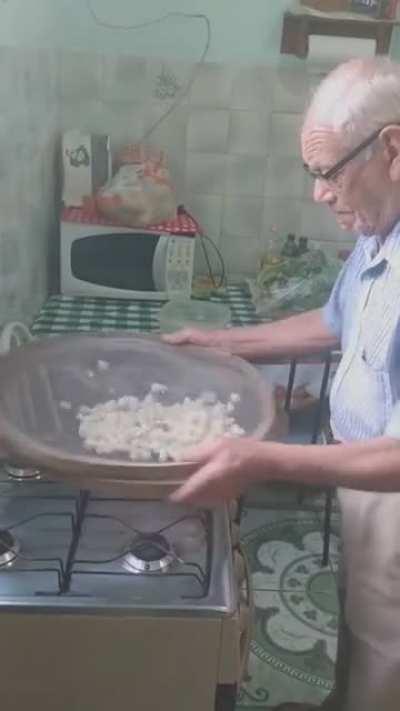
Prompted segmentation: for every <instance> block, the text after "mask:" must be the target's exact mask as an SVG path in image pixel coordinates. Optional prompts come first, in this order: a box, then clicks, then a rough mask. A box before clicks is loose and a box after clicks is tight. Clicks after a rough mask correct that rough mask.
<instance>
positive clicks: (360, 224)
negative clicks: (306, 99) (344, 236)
mask: <svg viewBox="0 0 400 711" xmlns="http://www.w3.org/2000/svg"><path fill="white" fill-rule="evenodd" d="M301 147H302V155H303V161H304V163H306V164H307V165H308V166H309V168H310V169H311V170H313V171H322V172H325V171H326V170H328V169H329V168H331V167H332V166H333V165H335V163H337V162H338V161H339V160H341V159H342V158H343V157H344V156H345V155H346V154H347V153H348V152H349V149H348V148H344V147H343V142H342V141H341V140H340V134H339V133H338V132H336V131H334V130H333V129H332V128H329V127H319V126H313V125H309V126H305V128H304V130H303V132H302V136H301ZM366 150H370V149H369V148H367V149H366ZM367 155H368V154H367ZM387 181H388V178H387V176H386V175H385V174H384V171H383V166H382V163H381V162H380V161H379V160H375V155H374V154H373V155H372V156H371V157H370V158H369V159H368V160H366V154H365V153H363V154H361V156H360V157H357V158H355V159H354V160H352V161H350V162H349V163H347V164H346V165H345V167H344V168H343V170H342V171H341V172H340V173H339V174H338V175H337V176H335V177H334V178H333V179H332V180H328V181H325V180H323V179H321V178H317V179H316V180H315V182H314V193H313V196H314V200H315V201H316V202H319V203H325V204H326V205H327V206H328V207H329V209H330V210H331V211H332V212H333V214H334V215H335V218H336V221H337V223H338V225H339V226H340V227H341V228H342V229H343V230H350V231H354V232H357V233H362V234H365V235H372V234H375V233H377V232H379V229H380V227H381V222H382V219H383V212H384V209H383V208H384V203H385V198H384V195H385V189H386V187H387Z"/></svg>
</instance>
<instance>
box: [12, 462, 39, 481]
mask: <svg viewBox="0 0 400 711" xmlns="http://www.w3.org/2000/svg"><path fill="white" fill-rule="evenodd" d="M4 470H5V472H6V474H7V475H8V477H9V479H14V481H38V480H39V479H40V478H41V476H40V472H39V471H38V470H37V469H22V468H21V467H14V466H12V464H5V465H4Z"/></svg>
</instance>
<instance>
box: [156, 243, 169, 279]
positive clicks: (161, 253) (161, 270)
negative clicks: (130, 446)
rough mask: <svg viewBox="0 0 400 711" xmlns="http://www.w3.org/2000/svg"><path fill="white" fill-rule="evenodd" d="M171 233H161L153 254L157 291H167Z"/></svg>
mask: <svg viewBox="0 0 400 711" xmlns="http://www.w3.org/2000/svg"><path fill="white" fill-rule="evenodd" d="M168 245H169V235H165V234H161V235H160V238H159V240H158V242H157V246H156V248H155V250H154V255H153V282H154V286H155V289H156V291H166V289H167V281H166V273H167V259H168Z"/></svg>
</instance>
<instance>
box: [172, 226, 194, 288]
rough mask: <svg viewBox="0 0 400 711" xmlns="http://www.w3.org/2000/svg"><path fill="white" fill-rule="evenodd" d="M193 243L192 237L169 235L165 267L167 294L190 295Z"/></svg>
mask: <svg viewBox="0 0 400 711" xmlns="http://www.w3.org/2000/svg"><path fill="white" fill-rule="evenodd" d="M195 244H196V240H195V238H194V237H181V236H179V237H174V236H173V235H171V236H170V237H169V240H168V251H167V269H166V291H167V293H168V295H173V294H177V295H183V296H190V295H191V291H192V279H193V264H194V250H195Z"/></svg>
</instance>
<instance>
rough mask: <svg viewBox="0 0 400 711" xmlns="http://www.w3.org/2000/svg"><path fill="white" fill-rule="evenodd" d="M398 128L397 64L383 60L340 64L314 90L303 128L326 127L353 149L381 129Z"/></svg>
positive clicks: (399, 72)
mask: <svg viewBox="0 0 400 711" xmlns="http://www.w3.org/2000/svg"><path fill="white" fill-rule="evenodd" d="M389 123H399V124H400V64H397V63H396V62H393V61H391V60H390V59H388V58H386V57H374V58H373V59H352V60H350V61H348V62H345V63H343V64H340V65H339V66H338V67H336V69H334V70H333V71H332V72H330V74H328V76H327V77H325V79H324V80H323V81H322V82H321V84H320V85H319V86H318V87H317V89H316V91H315V93H314V95H313V97H312V99H311V102H310V104H309V107H308V109H307V111H306V115H305V123H304V125H305V127H306V126H308V125H313V126H318V127H321V126H328V127H331V128H333V129H334V130H335V131H338V132H340V133H341V137H342V140H343V142H344V143H345V144H346V145H349V146H353V145H355V144H356V143H357V142H359V141H362V140H363V139H364V138H366V137H367V136H368V135H369V134H371V133H372V132H373V131H375V130H376V129H378V128H380V127H381V126H382V127H383V126H385V125H386V124H389Z"/></svg>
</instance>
